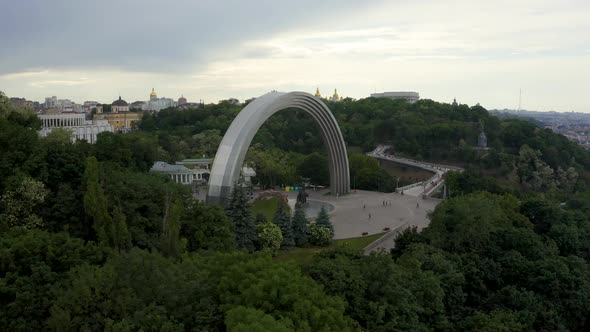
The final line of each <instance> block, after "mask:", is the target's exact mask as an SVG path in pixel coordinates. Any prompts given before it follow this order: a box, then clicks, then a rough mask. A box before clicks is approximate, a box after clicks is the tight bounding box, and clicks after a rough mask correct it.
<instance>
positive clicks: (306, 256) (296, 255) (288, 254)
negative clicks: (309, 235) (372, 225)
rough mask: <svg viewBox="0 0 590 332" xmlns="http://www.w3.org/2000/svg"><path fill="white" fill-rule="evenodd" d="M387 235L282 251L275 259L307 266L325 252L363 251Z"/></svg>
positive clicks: (381, 234) (380, 234)
mask: <svg viewBox="0 0 590 332" xmlns="http://www.w3.org/2000/svg"><path fill="white" fill-rule="evenodd" d="M383 234H385V233H379V234H375V235H369V236H363V237H355V238H351V239H342V240H335V241H334V243H332V245H330V246H328V247H309V248H293V249H291V250H281V251H279V254H278V255H277V256H276V257H275V259H276V260H278V261H284V262H287V261H291V262H295V263H297V264H299V265H306V264H308V263H310V262H311V261H312V259H313V257H314V256H315V255H316V254H318V253H320V252H321V251H323V250H328V249H334V248H337V247H345V248H350V249H353V250H362V249H363V248H364V247H366V246H368V245H369V244H371V243H372V242H373V241H375V240H377V239H378V238H380V237H381V236H383Z"/></svg>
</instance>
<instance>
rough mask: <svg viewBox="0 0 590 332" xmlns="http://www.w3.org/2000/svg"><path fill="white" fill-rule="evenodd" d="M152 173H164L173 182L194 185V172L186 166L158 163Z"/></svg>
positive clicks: (151, 170)
mask: <svg viewBox="0 0 590 332" xmlns="http://www.w3.org/2000/svg"><path fill="white" fill-rule="evenodd" d="M150 172H155V173H162V174H165V175H167V176H169V177H170V178H171V179H172V181H174V182H176V183H180V184H192V183H193V178H195V176H194V175H193V171H192V170H191V169H189V168H187V167H186V166H184V165H171V164H168V163H167V162H165V161H156V162H155V163H154V166H152V168H151V169H150Z"/></svg>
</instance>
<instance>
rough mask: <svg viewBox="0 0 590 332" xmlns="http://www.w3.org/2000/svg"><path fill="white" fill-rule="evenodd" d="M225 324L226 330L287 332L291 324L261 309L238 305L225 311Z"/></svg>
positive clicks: (290, 328) (291, 328)
mask: <svg viewBox="0 0 590 332" xmlns="http://www.w3.org/2000/svg"><path fill="white" fill-rule="evenodd" d="M225 325H226V327H227V331H228V332H266V331H276V332H289V331H293V324H292V323H291V322H289V321H282V320H276V319H275V318H274V317H273V316H271V315H268V314H265V313H264V311H262V310H257V309H254V308H248V307H243V306H238V307H235V308H233V309H230V310H228V311H227V313H226V317H225Z"/></svg>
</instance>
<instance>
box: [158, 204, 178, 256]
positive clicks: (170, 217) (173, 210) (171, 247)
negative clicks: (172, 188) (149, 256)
mask: <svg viewBox="0 0 590 332" xmlns="http://www.w3.org/2000/svg"><path fill="white" fill-rule="evenodd" d="M164 200H165V201H164V204H165V206H164V217H163V219H162V234H161V235H160V251H161V252H162V253H163V254H164V255H165V256H169V257H178V256H179V255H180V254H181V252H182V246H181V243H180V218H181V215H182V209H183V208H182V205H181V204H180V202H179V201H178V200H175V199H174V198H173V197H172V195H171V194H170V193H166V196H165V198H164Z"/></svg>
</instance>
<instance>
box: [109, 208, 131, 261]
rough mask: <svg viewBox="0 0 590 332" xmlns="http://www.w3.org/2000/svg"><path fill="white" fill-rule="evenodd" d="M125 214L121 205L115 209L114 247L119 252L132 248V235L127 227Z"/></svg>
mask: <svg viewBox="0 0 590 332" xmlns="http://www.w3.org/2000/svg"><path fill="white" fill-rule="evenodd" d="M125 219H126V218H125V215H124V214H123V212H122V211H121V208H120V207H116V208H115V209H114V210H113V240H114V241H113V242H114V243H113V244H114V246H113V248H115V249H116V250H118V251H119V252H121V251H125V250H129V249H130V248H131V237H130V236H129V230H128V229H127V223H126V221H125Z"/></svg>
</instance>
